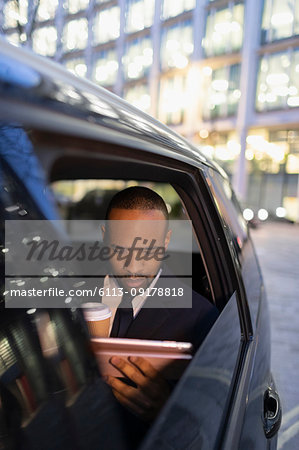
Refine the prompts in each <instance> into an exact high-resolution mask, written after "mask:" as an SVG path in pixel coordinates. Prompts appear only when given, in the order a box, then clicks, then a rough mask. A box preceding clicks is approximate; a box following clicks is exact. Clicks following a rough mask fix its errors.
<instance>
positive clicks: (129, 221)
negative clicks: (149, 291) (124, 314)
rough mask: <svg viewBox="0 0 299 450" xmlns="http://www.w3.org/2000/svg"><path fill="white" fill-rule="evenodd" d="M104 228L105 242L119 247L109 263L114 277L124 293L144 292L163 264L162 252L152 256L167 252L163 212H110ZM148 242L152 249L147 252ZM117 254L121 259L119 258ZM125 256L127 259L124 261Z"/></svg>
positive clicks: (167, 234)
mask: <svg viewBox="0 0 299 450" xmlns="http://www.w3.org/2000/svg"><path fill="white" fill-rule="evenodd" d="M107 227H108V229H107V230H104V239H105V243H106V244H107V245H109V246H111V247H112V249H116V248H118V251H117V253H116V254H115V255H114V257H113V258H112V259H111V260H110V267H111V271H112V273H113V275H114V276H115V277H116V278H117V280H118V282H119V284H120V286H121V287H123V288H124V289H125V290H130V289H133V288H136V289H141V288H143V289H146V288H147V287H148V286H149V284H150V283H151V281H152V280H153V278H154V277H155V276H156V274H157V273H158V271H159V268H160V266H161V263H162V262H161V259H162V258H161V253H160V254H159V256H158V257H156V256H154V255H155V252H156V249H157V248H160V249H161V248H165V250H166V249H167V246H168V244H169V240H170V235H171V231H170V230H167V221H166V219H165V217H164V215H163V213H162V212H161V211H159V210H155V209H153V210H139V209H112V210H111V212H110V215H109V223H108V224H107ZM137 238H140V239H137ZM134 242H135V245H134V251H132V250H131V254H130V253H129V252H130V249H132V245H133V243H134ZM151 243H153V245H154V248H152V250H151V251H150V253H147V250H148V248H149V247H150V244H151ZM120 255H122V260H120V258H119V257H118V256H120ZM126 255H127V256H128V257H127V258H123V257H125V256H126ZM156 255H157V254H156ZM144 256H147V257H148V260H145V259H144V258H143V257H144Z"/></svg>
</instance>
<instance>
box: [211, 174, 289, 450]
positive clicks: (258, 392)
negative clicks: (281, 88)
mask: <svg viewBox="0 0 299 450" xmlns="http://www.w3.org/2000/svg"><path fill="white" fill-rule="evenodd" d="M208 176H209V182H210V186H211V188H212V192H213V196H214V198H215V203H216V205H217V207H218V210H219V213H220V216H221V220H222V222H223V226H224V227H225V230H226V236H227V241H228V243H229V244H230V247H231V252H232V258H233V259H234V261H235V266H236V270H237V272H238V274H239V277H240V278H241V280H242V283H243V286H244V295H246V299H247V304H248V310H249V312H250V316H251V323H252V331H251V336H250V339H249V340H248V344H247V350H246V355H245V356H244V363H245V364H246V365H247V372H248V375H249V376H246V374H244V381H243V386H241V387H240V388H239V394H238V395H237V396H236V400H235V406H234V408H233V409H234V410H232V413H231V417H232V422H231V428H232V430H233V428H234V427H235V428H236V429H237V430H238V431H237V433H236V432H235V434H236V435H239V444H238V446H239V448H240V449H263V448H267V449H268V448H276V441H277V432H278V429H279V427H280V422H281V405H280V399H279V396H278V394H277V392H276V388H275V383H274V381H273V379H272V375H271V365H270V347H271V343H270V317H269V311H268V305H267V299H266V295H265V289H264V285H263V280H262V276H261V271H260V268H259V264H258V261H257V258H256V255H255V251H254V247H253V244H252V241H251V239H250V235H249V231H248V229H247V224H246V223H245V221H244V219H243V217H242V213H241V210H240V207H239V205H238V202H237V200H236V198H235V195H234V193H233V191H232V188H231V186H230V184H229V181H228V179H227V178H225V177H222V176H220V174H217V173H215V172H212V171H209V174H208ZM240 380H241V379H240ZM242 391H243V392H242ZM238 396H239V403H240V404H241V403H242V402H243V407H242V414H240V411H239V410H238V401H237V398H238ZM240 417H241V418H242V420H240ZM233 422H234V424H233ZM230 434H231V438H230V439H232V441H230V439H228V440H227V447H225V448H231V447H230V445H231V443H232V442H236V441H235V440H234V439H233V436H232V431H231V432H230Z"/></svg>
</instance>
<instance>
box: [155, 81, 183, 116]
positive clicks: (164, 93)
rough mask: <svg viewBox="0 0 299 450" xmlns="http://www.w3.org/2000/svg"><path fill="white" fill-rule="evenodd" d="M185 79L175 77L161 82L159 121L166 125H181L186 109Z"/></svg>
mask: <svg viewBox="0 0 299 450" xmlns="http://www.w3.org/2000/svg"><path fill="white" fill-rule="evenodd" d="M186 102H187V96H186V77H185V76H182V75H175V76H173V77H167V78H164V79H162V80H161V84H160V95H159V112H158V115H159V120H161V121H162V122H164V123H166V124H168V125H179V124H181V123H183V120H184V111H185V108H186V106H187V105H186Z"/></svg>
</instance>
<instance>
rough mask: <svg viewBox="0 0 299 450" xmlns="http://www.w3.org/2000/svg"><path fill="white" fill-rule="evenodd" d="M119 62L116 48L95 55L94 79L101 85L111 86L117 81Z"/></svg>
mask: <svg viewBox="0 0 299 450" xmlns="http://www.w3.org/2000/svg"><path fill="white" fill-rule="evenodd" d="M117 72H118V62H117V54H116V50H114V49H113V50H107V51H103V52H101V53H98V54H97V55H96V56H95V62H94V66H93V80H94V81H95V82H96V83H99V84H100V85H101V86H111V85H113V84H114V83H115V82H116V78H117Z"/></svg>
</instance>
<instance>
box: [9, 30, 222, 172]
mask: <svg viewBox="0 0 299 450" xmlns="http://www.w3.org/2000/svg"><path fill="white" fill-rule="evenodd" d="M0 99H1V100H0V120H15V121H19V122H20V123H22V124H24V125H31V126H32V125H33V124H34V126H36V127H37V128H41V129H46V130H52V131H53V130H54V131H56V132H58V133H63V134H70V133H71V134H72V135H77V136H81V137H88V138H91V139H93V138H94V139H97V140H101V141H106V142H111V143H114V144H118V145H123V146H128V147H133V148H138V149H139V150H140V151H151V152H153V153H157V154H159V155H163V156H168V157H172V158H175V159H178V160H181V161H184V162H187V163H189V164H192V165H194V166H197V167H198V166H201V165H206V166H209V167H213V168H214V169H215V170H217V171H218V172H220V173H222V175H224V176H225V174H224V172H223V170H222V169H221V168H220V167H219V166H218V165H217V164H216V163H215V162H214V161H212V160H211V159H209V158H207V157H206V156H205V155H203V154H202V153H201V152H200V150H199V149H198V148H197V147H196V146H194V145H193V144H192V143H190V142H188V141H187V140H186V139H185V138H183V137H182V136H180V135H179V134H177V133H176V132H174V131H173V130H171V129H170V128H168V127H167V126H166V125H163V124H162V123H161V122H159V121H158V120H156V119H154V118H153V117H151V116H149V115H148V114H146V113H144V112H142V111H140V110H139V109H137V108H135V107H133V106H132V105H130V104H129V103H128V102H126V101H125V100H123V99H121V98H120V97H118V96H117V95H115V94H113V93H111V92H110V91H108V90H106V89H104V88H102V87H100V86H97V85H96V84H94V83H92V82H90V81H89V80H87V79H83V78H80V77H77V76H76V75H74V74H72V73H71V72H69V71H68V70H67V69H65V68H64V67H63V66H62V65H60V64H57V63H55V62H53V61H51V60H49V59H47V58H44V57H41V56H39V55H37V54H35V53H33V52H32V51H30V50H28V49H24V48H20V47H16V46H13V45H11V44H9V43H8V42H7V41H6V40H4V39H2V38H0Z"/></svg>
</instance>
